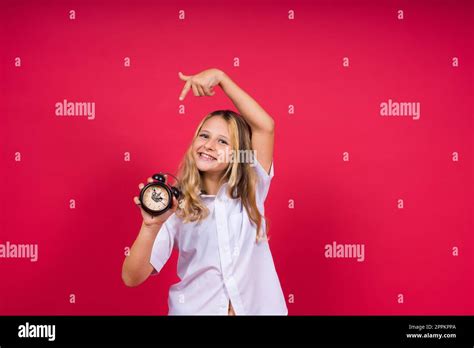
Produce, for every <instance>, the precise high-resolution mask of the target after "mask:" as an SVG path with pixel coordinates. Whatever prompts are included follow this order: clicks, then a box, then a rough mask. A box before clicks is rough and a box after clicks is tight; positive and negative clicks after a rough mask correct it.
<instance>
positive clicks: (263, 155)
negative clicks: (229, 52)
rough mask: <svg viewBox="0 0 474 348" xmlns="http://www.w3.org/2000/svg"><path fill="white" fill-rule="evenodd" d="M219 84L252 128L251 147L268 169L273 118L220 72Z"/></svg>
mask: <svg viewBox="0 0 474 348" xmlns="http://www.w3.org/2000/svg"><path fill="white" fill-rule="evenodd" d="M221 73H222V74H221V78H220V82H219V85H220V86H221V88H222V90H223V91H224V92H225V94H227V96H228V97H229V98H230V100H232V102H233V103H234V105H235V107H236V108H237V110H239V113H240V114H241V115H242V117H243V118H244V119H245V120H246V121H247V123H248V124H249V125H250V128H251V129H252V148H253V149H254V150H255V151H256V154H257V160H258V161H259V162H260V164H261V165H262V167H263V168H264V169H265V170H266V171H267V173H268V172H269V171H270V166H271V164H272V159H273V144H274V134H275V133H274V132H275V122H274V121H273V118H272V117H271V116H270V115H269V114H268V113H267V112H266V111H265V110H264V109H263V108H262V107H261V106H260V105H259V104H258V103H257V102H256V101H255V99H253V98H252V97H251V96H250V95H248V94H247V93H246V92H245V91H244V90H243V89H242V88H240V87H239V86H238V85H237V84H236V83H235V82H234V81H232V80H231V78H230V77H229V76H227V74H225V73H224V72H221Z"/></svg>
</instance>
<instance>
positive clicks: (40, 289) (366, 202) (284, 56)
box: [0, 1, 474, 315]
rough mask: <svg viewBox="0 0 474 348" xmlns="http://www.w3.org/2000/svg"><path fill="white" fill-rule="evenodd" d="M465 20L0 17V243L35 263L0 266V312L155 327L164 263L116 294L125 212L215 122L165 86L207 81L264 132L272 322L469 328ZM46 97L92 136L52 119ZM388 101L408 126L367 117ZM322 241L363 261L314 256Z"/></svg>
mask: <svg viewBox="0 0 474 348" xmlns="http://www.w3.org/2000/svg"><path fill="white" fill-rule="evenodd" d="M71 9H73V10H75V11H76V19H75V20H70V19H69V10H71ZM290 9H292V10H294V11H295V19H294V20H289V19H288V11H289V10H290ZM399 9H401V10H403V11H404V19H403V20H399V19H398V18H397V11H398V10H399ZM179 10H185V11H186V19H185V20H184V21H182V20H179V19H178V11H179ZM472 17H473V2H472V1H443V2H441V1H416V2H413V1H299V2H296V1H278V2H275V1H264V2H258V3H255V2H253V1H252V2H250V1H248V2H243V1H206V2H204V1H199V2H195V1H179V2H176V3H173V4H171V3H170V2H166V3H165V2H158V1H156V2H155V1H142V2H139V1H133V2H132V1H130V2H125V1H120V2H117V1H101V2H95V1H69V2H67V1H49V2H47V3H46V2H40V1H37V2H33V1H8V2H2V3H1V5H0V22H1V31H2V32H1V35H0V37H1V38H2V41H1V49H0V59H1V61H0V66H1V76H0V81H1V83H0V88H1V109H0V111H1V115H0V132H1V133H0V141H1V143H0V145H1V157H0V166H1V172H0V173H1V177H0V185H1V186H0V189H1V192H0V194H1V197H2V201H1V202H2V206H1V209H0V214H1V215H0V219H1V220H0V243H5V242H6V241H9V242H10V243H17V244H21V243H26V244H38V246H39V255H38V261H37V262H31V261H30V260H29V259H6V258H0V284H1V286H0V314H3V315H20V314H21V315H57V314H61V315H63V314H64V315H66V314H67V315H88V314H91V315H99V314H100V315H114V314H117V315H123V314H128V315H135V314H143V315H148V314H166V313H167V293H168V288H169V286H170V285H171V284H172V283H174V282H176V281H177V280H178V278H177V276H176V260H177V257H176V256H177V255H174V256H173V257H172V259H171V260H170V261H169V263H168V264H167V265H166V266H165V268H164V269H163V271H162V274H161V275H160V276H158V277H153V278H150V279H148V280H147V281H146V282H145V283H144V284H142V285H140V286H139V287H137V288H127V287H126V286H125V285H124V284H123V283H122V280H121V267H122V263H123V260H124V248H125V247H127V246H131V244H132V243H133V241H134V240H135V238H136V236H137V233H138V231H139V228H140V224H141V216H140V214H139V211H138V209H137V207H136V206H134V205H133V202H132V198H133V196H135V195H138V192H139V191H138V187H137V185H138V184H139V183H140V182H145V180H146V178H147V177H148V176H150V175H151V174H153V173H155V172H156V171H160V170H163V171H172V172H174V171H175V170H176V167H177V165H178V163H179V161H180V159H181V158H182V156H183V154H184V151H185V149H186V148H187V146H188V144H189V142H190V140H191V137H192V133H193V131H194V129H195V127H196V126H197V124H198V122H199V121H200V120H201V118H202V117H204V116H205V115H206V114H207V113H209V112H211V111H213V110H215V109H222V108H232V109H235V108H234V107H233V105H232V103H231V102H230V100H228V99H227V97H226V96H225V95H224V94H223V92H222V90H220V89H218V90H217V93H216V95H215V96H214V97H211V98H210V97H206V98H196V97H194V96H193V95H192V93H190V94H189V95H188V97H187V98H186V99H185V100H184V102H183V103H182V104H183V105H185V107H186V114H185V115H182V114H179V113H178V108H179V105H180V104H181V102H180V101H179V100H178V96H179V93H180V91H181V89H182V86H183V83H182V82H181V81H180V80H179V79H178V75H177V73H178V71H182V72H183V73H184V74H188V75H192V74H195V73H197V72H199V71H201V70H203V69H207V68H210V67H216V68H219V69H222V70H224V71H225V72H226V73H227V74H228V75H229V76H230V77H231V78H232V79H233V80H234V81H235V82H237V83H238V84H239V85H240V86H241V87H242V88H243V89H244V90H246V91H247V92H248V93H249V94H251V95H252V96H253V97H254V98H255V99H256V100H257V101H258V102H259V103H260V104H261V105H262V106H263V107H264V108H265V109H266V110H267V111H268V112H269V113H270V114H271V115H272V116H273V117H274V119H275V121H276V144H275V177H274V180H273V182H272V186H271V189H270V194H269V196H268V199H267V203H266V213H267V216H268V219H269V221H270V224H271V225H270V228H271V230H270V235H271V240H270V246H271V249H272V252H273V257H274V261H275V264H276V268H277V271H278V274H279V277H280V280H281V284H282V288H283V291H284V293H285V297H286V298H287V299H289V298H290V296H291V295H293V298H294V303H290V302H288V308H289V314H290V315H366V314H367V315H369V314H370V315H403V314H408V315H412V314H413V315H414V314H417V315H418V314H420V315H435V314H436V315H452V314H471V315H472V314H474V296H473V293H474V285H473V267H474V262H473V261H474V257H473V255H474V254H473V252H474V250H473V246H474V243H473V219H472V217H473V206H474V205H473V185H472V182H473V175H472V174H473V172H472V157H473V146H472V138H473V128H472V117H473V108H472V102H473V66H472V62H473V61H474V60H473V25H472V23H473V21H472V20H473V18H472ZM15 57H20V58H21V62H22V66H21V67H19V68H18V67H15V66H14V59H15ZM124 57H130V58H131V67H129V68H127V67H124V64H123V61H124ZM234 57H239V59H240V66H239V67H234V66H233V59H234ZM343 57H348V58H349V59H350V67H348V68H347V67H343V66H342V59H343ZM453 57H458V58H459V67H456V68H455V67H453V66H452V58H453ZM64 99H67V100H68V101H73V102H75V101H89V102H95V103H96V116H95V119H94V120H87V118H86V117H76V118H74V117H57V116H56V115H55V103H56V102H62V101H63V100H64ZM388 99H392V100H394V101H403V102H420V103H421V117H420V119H419V120H413V119H412V118H411V117H398V118H397V117H381V116H380V114H379V113H380V107H379V105H380V103H381V102H384V101H388ZM290 104H291V105H294V106H295V114H294V115H289V114H288V105H290ZM15 152H21V156H22V160H21V162H16V161H15V160H14V157H15ZM124 152H130V154H131V161H130V162H125V161H124ZM344 152H348V153H349V155H350V161H349V162H344V161H343V160H342V155H343V153H344ZM453 152H458V153H459V162H453V161H452V153H453ZM70 199H75V200H76V209H70V208H69V200H70ZM290 199H293V200H294V201H295V208H294V209H289V208H288V201H289V200H290ZM398 199H403V200H404V209H398V208H397V200H398ZM333 241H336V242H337V243H360V244H364V245H365V261H364V262H357V261H356V260H355V259H328V258H325V257H324V245H325V244H330V243H332V242H333ZM453 247H458V248H459V256H457V257H456V256H453V255H452V248H453ZM70 294H75V296H76V303H74V304H71V303H69V295H70ZM398 294H403V296H404V303H403V304H400V303H398V302H397V296H398Z"/></svg>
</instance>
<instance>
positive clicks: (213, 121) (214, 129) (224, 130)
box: [201, 116, 229, 136]
mask: <svg viewBox="0 0 474 348" xmlns="http://www.w3.org/2000/svg"><path fill="white" fill-rule="evenodd" d="M201 130H203V131H204V130H206V131H208V132H211V133H217V134H221V135H225V136H228V135H229V125H228V124H227V121H226V120H224V119H223V118H222V117H220V116H214V117H211V118H209V119H207V120H206V121H205V122H204V124H203V125H202V128H201Z"/></svg>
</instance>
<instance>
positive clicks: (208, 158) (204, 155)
mask: <svg viewBox="0 0 474 348" xmlns="http://www.w3.org/2000/svg"><path fill="white" fill-rule="evenodd" d="M198 154H199V158H200V159H202V160H204V161H217V158H215V157H213V156H211V155H209V154H207V153H205V152H198Z"/></svg>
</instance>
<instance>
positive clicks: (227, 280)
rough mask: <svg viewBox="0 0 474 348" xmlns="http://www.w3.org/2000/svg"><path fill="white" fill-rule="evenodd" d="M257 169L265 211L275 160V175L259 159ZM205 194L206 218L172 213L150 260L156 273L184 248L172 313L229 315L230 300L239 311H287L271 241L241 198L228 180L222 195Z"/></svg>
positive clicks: (171, 300)
mask: <svg viewBox="0 0 474 348" xmlns="http://www.w3.org/2000/svg"><path fill="white" fill-rule="evenodd" d="M253 168H255V170H256V173H257V176H258V181H257V186H256V199H257V206H258V208H259V210H260V212H261V213H262V214H264V206H263V203H264V201H265V198H266V196H267V193H268V189H269V187H270V182H271V179H272V178H273V175H274V170H273V163H272V165H271V168H270V174H268V173H267V172H266V171H265V169H263V167H262V166H261V165H260V163H258V161H255V166H254V167H253ZM201 197H202V199H203V201H204V202H205V203H206V205H207V207H208V208H209V215H208V217H207V218H206V219H204V220H202V221H201V222H199V223H198V222H188V223H183V222H182V221H181V219H180V218H178V217H177V216H176V214H173V215H171V216H170V217H169V218H168V220H166V222H165V223H164V224H163V225H162V227H161V229H160V231H159V232H158V234H157V236H156V239H155V241H154V243H153V248H152V252H151V258H150V263H151V264H152V265H153V267H154V268H155V270H156V271H157V272H160V270H161V269H162V267H163V266H164V264H165V263H166V262H167V261H168V259H169V257H170V255H171V252H172V250H173V249H176V250H179V258H178V276H179V278H180V279H181V281H180V282H178V283H176V284H174V285H172V286H171V287H170V290H169V298H168V306H169V313H168V314H169V315H194V314H196V315H228V308H229V300H230V301H231V302H232V307H233V308H234V312H235V314H236V315H287V314H288V309H287V307H286V302H285V297H284V295H283V291H282V289H281V285H280V281H279V279H278V275H277V273H276V270H275V266H274V263H273V258H272V255H271V252H270V247H269V245H268V241H267V240H266V239H264V240H262V241H259V242H258V243H257V242H256V233H257V232H256V226H254V225H252V224H251V220H250V218H249V216H248V215H247V211H246V210H245V208H244V207H243V205H242V204H241V200H240V198H237V199H232V198H230V197H229V196H228V195H227V183H225V184H223V185H222V186H221V188H220V189H219V192H218V193H217V195H215V196H214V195H204V194H201ZM262 231H263V232H265V220H263V219H262ZM154 274H157V273H154Z"/></svg>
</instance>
